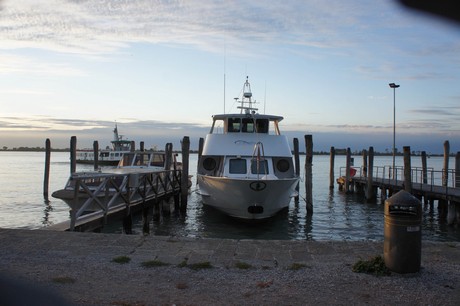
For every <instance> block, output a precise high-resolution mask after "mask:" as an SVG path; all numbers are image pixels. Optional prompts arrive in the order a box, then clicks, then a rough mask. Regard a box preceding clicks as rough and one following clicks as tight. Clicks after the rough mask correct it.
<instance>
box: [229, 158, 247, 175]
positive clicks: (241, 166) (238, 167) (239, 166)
mask: <svg viewBox="0 0 460 306" xmlns="http://www.w3.org/2000/svg"><path fill="white" fill-rule="evenodd" d="M229 172H230V173H231V174H246V172H247V170H246V160H245V159H236V158H234V159H230V168H229Z"/></svg>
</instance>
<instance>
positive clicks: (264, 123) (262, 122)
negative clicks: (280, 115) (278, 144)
mask: <svg viewBox="0 0 460 306" xmlns="http://www.w3.org/2000/svg"><path fill="white" fill-rule="evenodd" d="M256 132H257V133H268V119H257V120H256Z"/></svg>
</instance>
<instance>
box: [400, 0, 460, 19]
mask: <svg viewBox="0 0 460 306" xmlns="http://www.w3.org/2000/svg"><path fill="white" fill-rule="evenodd" d="M398 2H400V3H401V4H402V5H404V6H406V7H408V8H411V9H416V10H419V11H421V12H425V13H430V14H433V15H436V16H438V17H442V18H444V19H447V20H453V21H455V22H459V23H460V10H459V9H458V6H459V3H458V1H455V0H436V1H433V0H398Z"/></svg>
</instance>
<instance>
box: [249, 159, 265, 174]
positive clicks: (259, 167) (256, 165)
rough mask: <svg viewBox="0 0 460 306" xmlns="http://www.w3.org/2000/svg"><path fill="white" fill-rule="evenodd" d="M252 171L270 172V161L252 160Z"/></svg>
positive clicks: (255, 172)
mask: <svg viewBox="0 0 460 306" xmlns="http://www.w3.org/2000/svg"><path fill="white" fill-rule="evenodd" d="M251 173H252V174H268V163H267V161H266V160H260V161H259V162H257V160H253V161H251Z"/></svg>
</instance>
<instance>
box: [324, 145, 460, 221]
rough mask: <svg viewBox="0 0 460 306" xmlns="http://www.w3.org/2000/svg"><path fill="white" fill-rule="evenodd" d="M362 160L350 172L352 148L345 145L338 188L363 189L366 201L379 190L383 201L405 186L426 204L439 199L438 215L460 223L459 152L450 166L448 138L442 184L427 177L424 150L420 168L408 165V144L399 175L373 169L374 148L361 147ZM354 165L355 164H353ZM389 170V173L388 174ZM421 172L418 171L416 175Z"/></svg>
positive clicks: (332, 161) (331, 183)
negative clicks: (358, 165) (343, 162)
mask: <svg viewBox="0 0 460 306" xmlns="http://www.w3.org/2000/svg"><path fill="white" fill-rule="evenodd" d="M330 152H331V153H330V157H331V159H330V160H331V161H330V180H329V187H330V188H331V189H332V188H334V183H335V182H334V157H335V149H334V147H331V151H330ZM362 152H363V153H362V157H363V163H362V167H359V170H360V171H359V173H357V175H355V176H352V175H350V173H351V171H350V169H351V168H352V163H351V160H352V159H351V150H350V148H347V152H346V166H345V175H343V176H341V177H339V178H338V179H337V183H338V185H339V189H340V190H342V191H344V192H346V193H353V192H361V193H364V195H365V197H366V199H367V201H374V200H375V199H376V196H377V194H378V190H380V199H381V201H382V203H383V202H384V201H385V200H386V199H387V198H388V197H390V196H392V195H393V194H394V193H396V192H398V191H400V190H405V191H407V192H409V193H411V194H412V195H414V196H415V197H417V198H418V199H419V200H420V201H421V202H423V203H424V204H425V205H429V206H430V208H431V209H433V206H434V202H435V201H437V203H438V211H439V215H440V217H441V218H446V219H447V223H448V224H451V225H452V224H458V225H460V152H457V154H456V157H455V169H454V170H453V171H450V170H449V156H450V145H449V142H448V141H445V142H444V162H443V169H442V170H441V171H442V179H441V185H435V184H433V182H429V181H428V176H429V173H430V172H431V173H433V170H431V171H429V170H428V168H427V155H426V152H425V151H423V152H421V155H420V156H421V159H422V169H415V170H414V169H413V168H412V167H411V151H410V147H409V146H405V147H403V157H404V167H403V168H402V169H399V170H402V173H401V175H400V179H398V176H397V175H396V176H395V171H398V169H392V168H391V167H388V169H389V170H390V171H389V174H388V177H387V178H386V177H385V173H383V171H382V172H381V173H380V175H381V176H378V175H377V176H376V175H375V173H374V169H375V167H374V149H373V147H369V150H363V151H362ZM355 169H356V168H355ZM391 172H392V174H391ZM414 173H417V179H415V180H414ZM418 173H420V175H418ZM449 173H452V174H453V175H452V177H453V182H451V184H450V185H452V187H450V186H449V185H448V183H449V182H448V180H449V176H450V175H449Z"/></svg>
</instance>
